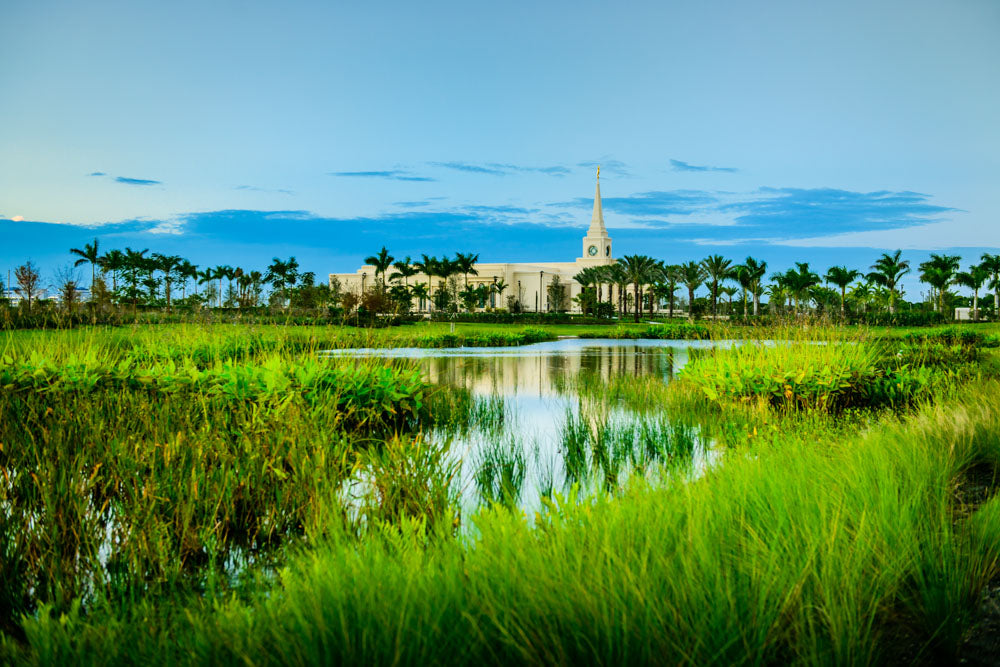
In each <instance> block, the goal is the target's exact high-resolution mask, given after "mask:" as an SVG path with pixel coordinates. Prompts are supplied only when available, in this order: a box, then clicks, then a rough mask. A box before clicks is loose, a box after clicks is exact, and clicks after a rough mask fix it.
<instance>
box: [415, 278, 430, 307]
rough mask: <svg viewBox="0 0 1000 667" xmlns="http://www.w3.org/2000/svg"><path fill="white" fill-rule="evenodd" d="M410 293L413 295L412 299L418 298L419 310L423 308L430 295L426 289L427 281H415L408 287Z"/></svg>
mask: <svg viewBox="0 0 1000 667" xmlns="http://www.w3.org/2000/svg"><path fill="white" fill-rule="evenodd" d="M410 294H412V295H413V298H414V299H419V301H418V303H420V309H421V310H423V309H424V306H425V305H426V302H427V299H429V298H430V296H431V293H430V292H429V291H428V290H427V283H417V284H416V285H414V286H413V287H411V288H410Z"/></svg>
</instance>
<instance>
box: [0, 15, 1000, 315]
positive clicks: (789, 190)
mask: <svg viewBox="0 0 1000 667" xmlns="http://www.w3.org/2000/svg"><path fill="white" fill-rule="evenodd" d="M997 35H1000V2H996V1H995V0H941V1H937V2H929V1H926V0H898V1H897V0H885V1H880V2H872V1H871V0H866V1H864V2H861V1H855V0H836V1H826V0H822V1H816V2H801V0H797V1H795V2H783V1H780V0H779V1H774V2H767V3H746V2H740V1H735V0H734V1H719V0H701V1H691V2H677V1H658V2H632V3H600V2H589V1H585V0H584V1H576V2H558V1H554V2H544V3H539V2H517V1H511V2H505V3H469V2H435V1H434V0H430V1H428V2H421V3H412V2H388V1H383V2H380V1H372V2H366V3H345V2H309V1H301V2H280V3H279V2H252V1H247V0H244V1H243V2H225V1H218V2H211V3H205V2H201V1H199V2H188V1H187V0H177V1H174V2H169V3H154V2H145V1H136V0H130V1H128V2H110V1H105V0H92V1H89V2H86V3H83V2H50V1H48V0H3V2H0V271H3V275H2V276H0V278H2V279H3V281H5V282H6V280H7V278H6V272H7V269H8V268H13V267H14V266H16V265H18V264H20V263H22V262H23V261H25V260H27V259H32V260H33V261H34V262H35V263H36V264H37V265H39V266H40V267H41V268H42V269H43V274H48V275H54V274H55V273H56V272H58V271H60V270H62V269H65V268H66V267H67V265H69V264H70V263H71V261H72V258H71V256H70V255H69V253H68V249H69V248H70V247H81V246H82V244H84V243H86V242H88V241H91V240H92V239H94V238H97V239H99V242H100V247H101V249H102V250H106V249H110V248H124V247H132V248H138V249H141V248H149V249H150V250H151V251H153V252H164V253H171V254H174V253H176V254H181V255H183V256H185V257H187V258H189V259H191V261H193V262H195V263H196V264H200V265H213V266H214V265H217V264H230V265H234V266H242V267H245V268H248V269H249V268H265V267H266V266H267V264H268V263H270V261H271V258H272V257H274V256H280V257H288V256H290V255H294V256H296V257H297V258H298V260H299V262H300V264H301V266H302V268H303V270H310V271H314V272H316V273H317V275H325V274H327V273H330V272H344V271H353V270H355V269H357V268H358V267H359V266H360V265H361V263H362V260H363V258H364V257H366V256H368V255H371V254H374V253H375V252H376V251H377V250H378V249H379V248H380V247H381V246H382V245H385V246H387V247H388V248H389V250H390V252H391V253H392V254H394V255H396V256H400V257H401V256H405V255H411V256H414V257H416V256H419V255H420V254H421V253H427V254H431V255H440V254H452V253H454V252H456V251H461V252H474V253H479V255H480V258H481V259H482V260H483V261H572V260H573V259H575V258H576V257H578V256H579V254H580V239H581V237H582V236H583V235H584V233H585V232H586V228H587V226H588V224H589V220H590V209H591V206H592V201H593V199H592V198H593V192H594V177H595V172H596V167H597V165H598V164H599V165H601V191H602V194H603V204H604V215H605V221H606V224H607V227H608V230H609V233H610V234H611V236H612V238H613V241H614V252H615V255H616V256H619V257H620V256H622V255H626V254H634V253H640V254H649V255H653V256H655V257H657V258H658V259H663V260H666V261H668V262H670V263H678V262H683V261H687V260H690V259H701V258H703V257H705V256H707V255H709V254H716V253H718V254H723V255H725V256H727V257H731V258H733V259H734V260H737V261H741V260H742V259H743V258H744V257H746V256H748V255H752V256H754V257H757V258H760V259H764V260H766V261H767V262H768V263H769V268H771V269H774V270H781V269H784V268H786V267H788V266H790V265H791V264H792V263H793V262H795V261H807V262H809V263H810V265H811V266H812V267H813V268H814V269H819V270H820V272H821V273H822V272H823V271H825V270H826V268H828V267H829V266H831V265H833V264H844V265H847V266H850V267H852V268H862V269H863V268H866V267H867V266H868V265H870V264H871V263H872V261H874V260H875V259H876V258H877V257H878V255H879V254H880V253H882V252H885V251H887V250H895V249H897V248H900V249H902V250H903V251H904V256H905V257H906V258H908V259H910V260H911V262H912V263H913V265H914V267H915V266H916V264H917V263H919V262H920V261H922V260H923V259H925V258H926V257H927V255H928V253H930V252H949V253H951V254H959V255H962V257H963V268H964V267H965V266H966V265H967V264H969V263H970V262H972V261H977V260H978V258H979V256H980V254H982V253H983V252H997V251H998V249H1000V187H998V184H1000V123H998V122H997V118H1000V39H998V38H997ZM914 273H916V272H914ZM86 274H89V271H84V270H80V276H81V277H82V278H86V280H89V276H87V275H86ZM86 280H85V282H86ZM904 286H905V287H906V289H907V293H908V294H907V296H908V298H910V299H916V298H919V294H920V292H922V291H924V290H925V289H926V288H925V287H923V286H921V285H919V284H918V283H917V282H916V279H915V276H910V277H909V278H908V282H907V283H905V285H904Z"/></svg>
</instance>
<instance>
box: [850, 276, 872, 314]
mask: <svg viewBox="0 0 1000 667" xmlns="http://www.w3.org/2000/svg"><path fill="white" fill-rule="evenodd" d="M850 296H851V300H852V301H856V302H858V303H860V304H861V310H862V311H863V312H866V313H867V312H868V303H869V302H870V301H871V300H872V297H873V296H874V289H873V284H872V282H871V281H870V280H868V279H867V278H865V279H864V280H859V281H858V282H856V283H854V285H852V286H851V294H850Z"/></svg>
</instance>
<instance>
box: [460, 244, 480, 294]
mask: <svg viewBox="0 0 1000 667" xmlns="http://www.w3.org/2000/svg"><path fill="white" fill-rule="evenodd" d="M478 261H479V253H476V254H472V253H471V252H470V253H461V252H456V253H455V268H456V269H457V271H456V272H457V273H462V274H464V275H465V287H466V288H468V287H469V274H470V273H471V274H472V275H474V276H478V275H479V272H478V271H476V267H475V265H476V262H478Z"/></svg>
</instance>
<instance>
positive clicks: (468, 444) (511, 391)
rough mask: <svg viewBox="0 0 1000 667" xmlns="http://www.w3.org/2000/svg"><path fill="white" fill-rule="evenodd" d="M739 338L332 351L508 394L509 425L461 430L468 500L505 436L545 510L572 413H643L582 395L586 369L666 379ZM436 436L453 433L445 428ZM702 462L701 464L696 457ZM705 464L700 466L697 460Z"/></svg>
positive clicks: (606, 417)
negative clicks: (399, 363) (548, 479)
mask: <svg viewBox="0 0 1000 667" xmlns="http://www.w3.org/2000/svg"><path fill="white" fill-rule="evenodd" d="M734 342H735V341H693V340H608V339H599V340H598V339H581V338H567V339H562V340H558V341H551V342H545V343H536V344H533V345H525V346H521V347H479V348H446V349H423V348H396V349H386V348H371V349H353V350H336V351H331V353H330V354H331V355H336V356H352V357H383V358H394V359H398V358H406V359H414V360H416V361H417V363H419V364H420V365H421V366H422V367H423V368H424V370H425V372H426V373H427V376H428V377H429V379H430V380H431V381H433V382H436V383H448V384H452V385H455V386H459V387H464V388H466V389H468V390H469V391H470V392H471V393H472V395H473V397H474V398H477V399H489V398H491V397H501V398H503V400H504V404H505V418H504V424H503V428H502V429H500V430H498V431H488V430H480V429H478V428H474V429H472V430H471V431H469V432H468V433H465V434H459V435H454V436H453V439H452V441H451V451H452V453H453V454H454V455H455V456H456V457H458V458H460V459H461V473H460V488H461V495H462V499H463V505H464V507H465V508H466V509H472V508H473V507H475V506H476V504H477V503H478V490H477V488H476V484H475V479H474V475H475V473H476V468H477V465H478V464H479V462H480V461H481V458H482V455H483V452H484V451H486V450H488V448H489V447H491V446H493V445H495V444H496V443H497V442H498V441H499V442H503V443H514V444H515V445H516V446H517V447H520V448H521V450H522V451H523V452H524V455H525V466H526V473H525V483H524V487H523V489H522V493H521V503H520V504H521V506H522V507H523V508H524V509H525V510H527V511H529V512H530V511H533V510H535V509H538V508H539V507H540V483H541V481H542V479H543V478H544V476H545V475H546V474H548V471H551V473H552V477H553V481H554V483H555V489H556V490H563V489H564V482H565V479H566V471H565V468H564V466H563V464H562V455H561V452H560V443H561V434H562V432H563V430H564V428H565V426H566V416H567V414H572V415H574V417H577V416H579V415H580V414H581V412H582V414H583V415H585V416H588V418H589V420H591V421H593V422H601V423H607V422H609V421H613V422H630V421H633V420H636V419H639V418H640V417H639V416H638V415H636V414H634V413H632V412H630V411H628V410H626V409H624V408H623V407H622V406H619V405H615V404H611V403H609V402H606V401H602V400H601V398H600V397H599V396H598V397H593V396H580V395H578V394H577V392H576V380H577V379H578V378H579V377H581V376H582V375H584V374H587V375H591V376H594V377H598V378H600V380H601V381H603V382H607V381H609V380H610V379H612V377H615V376H636V377H644V376H655V377H659V378H662V379H663V380H664V381H665V382H666V381H669V379H670V378H671V377H674V376H675V375H676V374H677V372H678V371H679V370H680V369H681V368H683V367H684V365H685V364H686V363H687V360H688V351H689V350H690V349H692V348H695V349H704V348H709V347H718V346H720V345H721V346H728V345H731V344H733V343H734ZM435 437H447V436H446V435H445V434H443V433H437V434H435ZM696 464H697V462H696ZM697 465H700V464H697Z"/></svg>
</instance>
